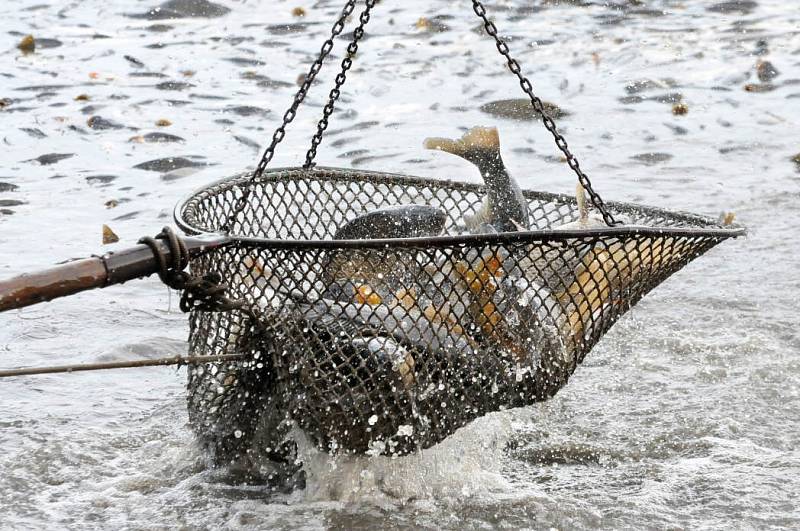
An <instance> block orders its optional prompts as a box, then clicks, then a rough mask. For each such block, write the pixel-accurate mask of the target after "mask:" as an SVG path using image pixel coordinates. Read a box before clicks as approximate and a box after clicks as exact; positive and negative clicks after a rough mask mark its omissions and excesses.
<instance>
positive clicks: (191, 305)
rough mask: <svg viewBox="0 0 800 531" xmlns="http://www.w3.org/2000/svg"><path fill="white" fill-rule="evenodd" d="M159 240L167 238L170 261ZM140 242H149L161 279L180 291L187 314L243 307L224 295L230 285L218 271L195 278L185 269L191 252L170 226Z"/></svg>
mask: <svg viewBox="0 0 800 531" xmlns="http://www.w3.org/2000/svg"><path fill="white" fill-rule="evenodd" d="M158 240H165V241H166V242H167V246H168V247H169V258H170V260H169V264H168V263H167V257H166V256H165V253H164V251H163V250H162V248H161V246H160V245H158ZM139 243H143V244H145V245H147V246H148V247H149V248H150V250H151V251H153V256H154V257H155V259H156V262H157V263H158V277H159V278H160V279H161V282H163V283H164V284H166V285H167V286H169V287H170V288H172V289H174V290H178V291H180V292H181V301H180V308H181V311H182V312H184V313H186V312H190V311H193V310H196V311H201V312H227V311H230V310H242V309H243V308H244V301H242V300H238V299H231V298H229V297H227V296H225V293H226V292H227V291H228V289H229V287H230V286H228V284H225V283H223V282H222V277H221V276H220V275H219V274H218V273H213V272H212V273H208V274H206V275H203V276H202V277H194V276H192V275H191V274H189V273H187V272H186V271H184V269H186V267H187V266H188V265H189V251H188V250H187V248H186V244H185V243H184V242H183V240H181V238H180V237H179V236H178V235H177V234H175V231H173V230H172V229H171V228H169V227H164V228H163V229H161V232H159V233H158V234H157V235H156V237H155V238H151V237H150V236H145V237H144V238H141V239H140V240H139Z"/></svg>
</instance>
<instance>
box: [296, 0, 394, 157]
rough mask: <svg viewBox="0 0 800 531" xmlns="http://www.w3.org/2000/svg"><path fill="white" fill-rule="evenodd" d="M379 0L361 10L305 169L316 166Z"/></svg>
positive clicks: (329, 95)
mask: <svg viewBox="0 0 800 531" xmlns="http://www.w3.org/2000/svg"><path fill="white" fill-rule="evenodd" d="M377 1H378V0H367V5H366V7H364V11H362V12H361V16H360V17H359V24H358V27H356V29H355V30H353V40H352V41H351V42H350V44H349V45H348V46H347V55H346V56H345V58H344V59H342V71H341V72H339V75H337V76H336V84H335V85H334V87H333V88H332V89H331V91H330V94H328V103H327V104H326V105H325V108H324V109H323V110H322V118H320V120H319V122H318V123H317V132H316V133H315V134H314V137H313V138H312V139H311V147H310V148H309V149H308V152H306V163H305V164H304V165H303V168H305V169H309V168H312V167H313V166H314V157H316V156H317V148H318V147H319V145H320V143H321V142H322V135H324V134H325V130H326V129H327V128H328V118H330V116H331V113H333V108H334V106H335V105H336V101H337V100H338V99H339V96H340V95H341V88H342V85H344V83H345V81H347V71H348V70H350V67H351V66H353V58H354V57H355V55H356V53H357V52H358V41H360V40H361V38H362V37H363V36H364V26H366V25H367V22H369V17H370V10H371V9H372V8H373V7H375V4H376V3H377Z"/></svg>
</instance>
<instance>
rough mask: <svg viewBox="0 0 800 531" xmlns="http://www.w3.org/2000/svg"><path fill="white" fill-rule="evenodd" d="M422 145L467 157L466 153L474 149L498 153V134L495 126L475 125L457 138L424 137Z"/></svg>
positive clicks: (426, 147)
mask: <svg viewBox="0 0 800 531" xmlns="http://www.w3.org/2000/svg"><path fill="white" fill-rule="evenodd" d="M423 146H424V147H425V149H438V150H440V151H444V152H446V153H450V154H452V155H456V156H458V157H462V158H467V159H468V153H469V152H470V151H472V150H475V149H482V150H490V151H497V152H498V153H499V152H500V134H499V133H498V132H497V128H496V127H482V126H476V127H473V128H472V129H470V130H469V131H467V132H466V133H464V135H463V136H462V137H461V138H459V139H458V140H453V139H450V138H441V137H432V138H426V139H425V142H424V143H423ZM468 160H469V159H468Z"/></svg>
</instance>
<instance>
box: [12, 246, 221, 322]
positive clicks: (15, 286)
mask: <svg viewBox="0 0 800 531" xmlns="http://www.w3.org/2000/svg"><path fill="white" fill-rule="evenodd" d="M183 241H184V242H185V243H186V247H187V249H188V250H189V253H190V255H192V256H196V255H198V254H200V253H202V252H203V251H205V250H208V249H214V248H218V247H222V246H225V245H227V244H228V243H230V239H229V238H228V237H226V236H222V235H215V236H213V237H206V238H185V239H184V240H183ZM158 245H159V247H160V248H161V250H162V252H163V253H165V257H166V258H167V260H169V258H170V250H169V246H168V245H167V244H166V243H165V242H163V241H161V240H159V241H158ZM157 270H158V262H157V261H156V259H155V257H154V256H153V251H151V250H150V248H149V247H148V246H146V245H136V246H135V247H130V248H128V249H124V250H122V251H117V252H112V253H107V254H104V255H102V256H93V257H91V258H84V259H82V260H75V261H74V262H67V263H65V264H62V265H58V266H55V267H52V268H50V269H45V270H43V271H37V272H35V273H24V274H22V275H19V276H17V277H14V278H10V279H8V280H0V312H4V311H6V310H13V309H16V308H24V307H25V306H30V305H32V304H38V303H40V302H46V301H51V300H53V299H57V298H59V297H66V296H67V295H72V294H74V293H79V292H81V291H86V290H89V289H95V288H105V287H106V286H112V285H114V284H122V283H123V282H127V281H128V280H133V279H135V278H142V277H146V276H149V275H152V274H153V273H156V272H157Z"/></svg>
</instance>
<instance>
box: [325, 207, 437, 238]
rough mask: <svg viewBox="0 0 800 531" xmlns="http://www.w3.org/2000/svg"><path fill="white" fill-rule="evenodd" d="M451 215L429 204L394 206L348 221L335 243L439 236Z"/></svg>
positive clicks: (372, 211) (338, 231) (338, 232)
mask: <svg viewBox="0 0 800 531" xmlns="http://www.w3.org/2000/svg"><path fill="white" fill-rule="evenodd" d="M446 220H447V215H446V214H445V213H444V212H443V211H442V210H441V209H440V208H436V207H432V206H429V205H394V206H390V207H384V208H378V209H375V210H371V211H369V212H366V213H364V214H361V215H360V216H358V217H356V218H354V219H352V220H350V221H348V222H347V223H345V224H344V225H342V226H341V227H339V229H338V230H337V231H336V234H335V235H334V236H333V239H334V240H366V239H379V238H417V237H423V236H437V235H439V234H441V233H442V231H443V230H444V224H445V221H446Z"/></svg>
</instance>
